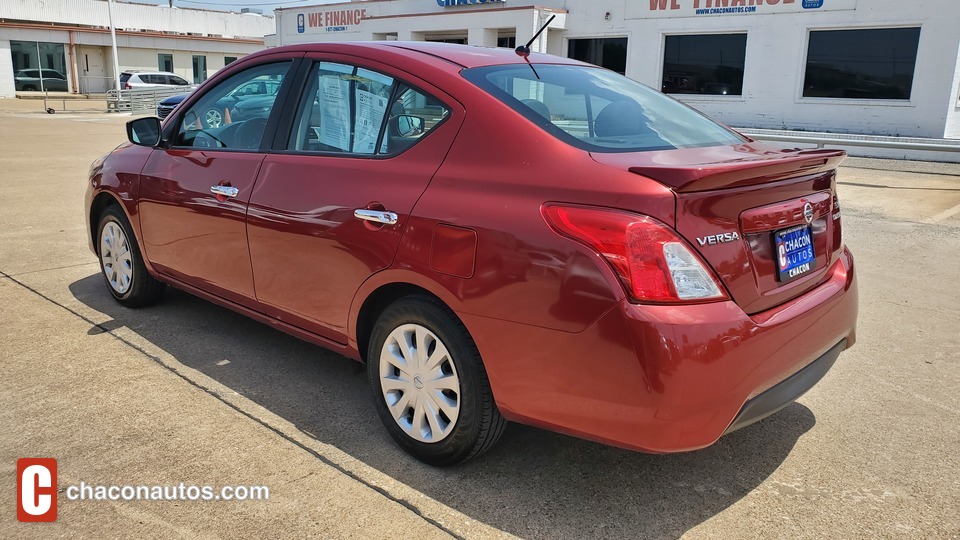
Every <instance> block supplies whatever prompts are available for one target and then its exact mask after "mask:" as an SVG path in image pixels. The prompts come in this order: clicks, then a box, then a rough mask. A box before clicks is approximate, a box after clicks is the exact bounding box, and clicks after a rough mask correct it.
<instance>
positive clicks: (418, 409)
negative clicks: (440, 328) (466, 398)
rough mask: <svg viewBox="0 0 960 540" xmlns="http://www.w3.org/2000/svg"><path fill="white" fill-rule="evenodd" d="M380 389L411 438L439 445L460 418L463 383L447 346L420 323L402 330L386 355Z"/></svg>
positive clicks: (392, 339) (383, 352)
mask: <svg viewBox="0 0 960 540" xmlns="http://www.w3.org/2000/svg"><path fill="white" fill-rule="evenodd" d="M380 389H381V391H382V392H383V399H384V400H385V401H386V403H387V408H388V409H389V410H390V415H391V416H393V419H394V420H396V422H397V425H398V426H400V428H401V429H403V431H405V432H406V433H407V435H409V436H411V437H413V438H414V439H416V440H418V441H420V442H425V443H435V442H440V441H442V440H443V439H445V438H446V437H447V436H448V435H450V433H451V432H452V431H453V428H454V426H456V424H457V417H458V416H459V415H460V379H459V378H458V377H457V368H456V367H455V366H454V365H453V360H452V359H451V358H450V353H449V352H448V351H447V347H446V346H444V344H443V343H442V342H441V341H440V339H439V338H438V337H437V336H436V334H434V333H433V332H431V331H430V330H428V329H426V328H424V327H423V326H420V325H419V324H405V325H403V326H399V327H397V328H396V329H395V330H394V331H393V332H391V333H390V335H389V336H387V340H386V342H384V344H383V349H382V350H381V351H380Z"/></svg>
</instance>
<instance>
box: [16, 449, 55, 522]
mask: <svg viewBox="0 0 960 540" xmlns="http://www.w3.org/2000/svg"><path fill="white" fill-rule="evenodd" d="M17 520H18V521H24V522H37V521H39V522H50V521H56V520H57V460H55V459H53V458H22V459H18V460H17Z"/></svg>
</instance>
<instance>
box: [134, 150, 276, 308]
mask: <svg viewBox="0 0 960 540" xmlns="http://www.w3.org/2000/svg"><path fill="white" fill-rule="evenodd" d="M264 157H266V155H265V154H261V153H246V152H229V151H216V150H212V149H204V150H198V149H180V148H171V149H167V150H157V151H155V152H154V153H153V154H152V155H151V156H150V159H148V160H147V163H146V165H145V166H144V168H143V172H142V173H141V181H140V198H139V212H140V234H141V236H140V240H141V242H140V245H141V247H142V248H143V251H144V256H145V257H146V258H147V259H149V260H150V262H151V263H152V264H153V267H154V269H155V270H156V271H157V272H159V273H162V274H166V275H169V276H170V277H173V278H175V279H177V280H179V281H182V282H184V283H186V284H188V285H192V286H194V287H197V288H200V289H204V290H208V291H210V292H212V293H213V294H216V295H218V296H222V297H223V298H225V299H227V300H230V301H231V302H235V303H237V304H241V305H243V306H246V307H249V308H256V307H257V300H256V294H255V293H254V289H253V273H252V272H251V269H250V250H249V249H248V247H247V224H246V214H247V203H248V202H249V201H250V196H251V194H252V193H253V186H254V182H255V181H256V179H257V173H258V171H259V170H260V163H261V162H263V159H264ZM216 185H223V186H232V187H235V188H237V189H239V190H240V194H239V196H237V197H236V198H233V199H226V200H218V199H217V198H216V197H214V196H213V195H212V194H211V193H210V187H211V186H216Z"/></svg>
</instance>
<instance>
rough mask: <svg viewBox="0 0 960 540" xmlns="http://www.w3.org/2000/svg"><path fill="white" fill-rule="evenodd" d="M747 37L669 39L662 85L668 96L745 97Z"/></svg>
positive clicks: (718, 35) (685, 36) (715, 35)
mask: <svg viewBox="0 0 960 540" xmlns="http://www.w3.org/2000/svg"><path fill="white" fill-rule="evenodd" d="M746 54H747V35H746V34H702V35H682V36H667V40H666V46H665V47H664V52H663V86H662V88H661V90H663V92H665V93H667V94H706V95H716V96H740V95H743V68H744V60H745V58H746Z"/></svg>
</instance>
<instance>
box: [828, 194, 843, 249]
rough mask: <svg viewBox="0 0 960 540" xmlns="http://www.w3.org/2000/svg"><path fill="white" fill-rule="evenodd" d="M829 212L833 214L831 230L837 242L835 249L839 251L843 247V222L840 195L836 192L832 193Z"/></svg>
mask: <svg viewBox="0 0 960 540" xmlns="http://www.w3.org/2000/svg"><path fill="white" fill-rule="evenodd" d="M830 214H831V215H832V216H833V230H834V238H836V242H837V251H841V250H843V248H844V238H843V223H841V221H842V219H841V214H840V196H839V195H837V194H834V195H833V211H832V212H831V213H830Z"/></svg>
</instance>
